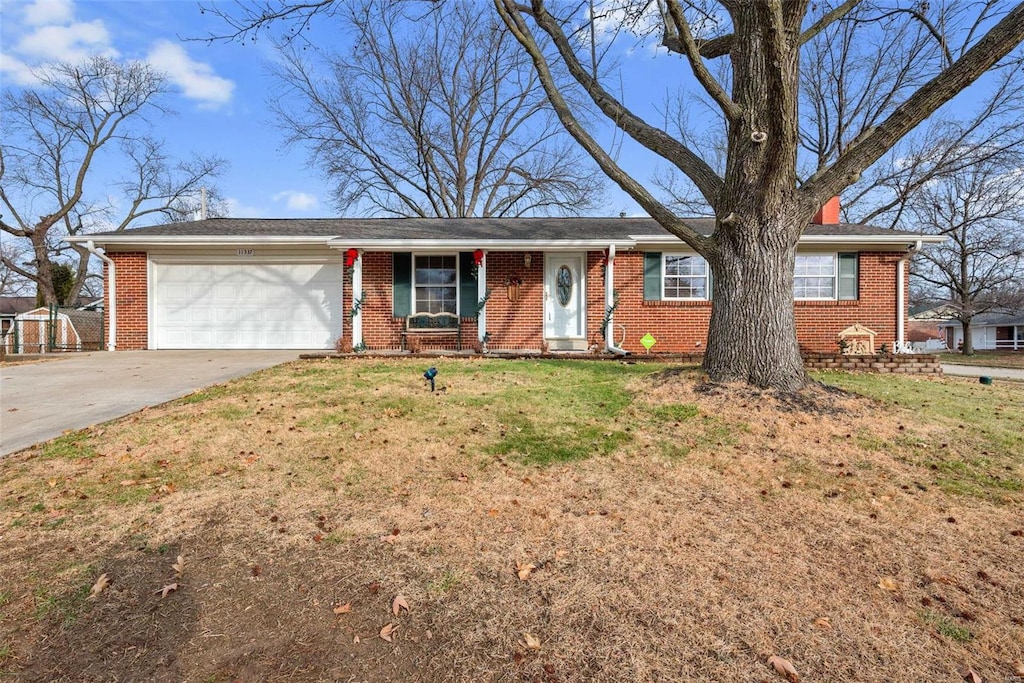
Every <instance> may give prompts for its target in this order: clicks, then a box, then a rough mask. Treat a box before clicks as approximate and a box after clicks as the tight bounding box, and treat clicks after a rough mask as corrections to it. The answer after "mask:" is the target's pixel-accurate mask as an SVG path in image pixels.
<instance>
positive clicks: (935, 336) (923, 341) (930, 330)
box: [906, 304, 953, 351]
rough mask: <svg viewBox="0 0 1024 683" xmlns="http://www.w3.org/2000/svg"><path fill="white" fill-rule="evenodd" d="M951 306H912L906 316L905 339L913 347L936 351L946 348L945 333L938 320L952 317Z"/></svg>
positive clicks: (941, 320) (943, 320)
mask: <svg viewBox="0 0 1024 683" xmlns="http://www.w3.org/2000/svg"><path fill="white" fill-rule="evenodd" d="M952 316H953V307H952V306H949V305H945V304H944V305H941V306H932V305H929V304H925V305H923V306H916V307H914V306H912V307H911V308H910V315H908V316H907V331H906V337H907V339H906V340H907V341H908V342H909V343H910V344H911V346H913V347H914V348H915V349H919V350H922V351H938V350H942V349H945V348H947V347H946V341H945V334H944V333H943V332H942V330H941V329H940V328H939V323H940V322H945V321H947V320H949V319H950V318H952Z"/></svg>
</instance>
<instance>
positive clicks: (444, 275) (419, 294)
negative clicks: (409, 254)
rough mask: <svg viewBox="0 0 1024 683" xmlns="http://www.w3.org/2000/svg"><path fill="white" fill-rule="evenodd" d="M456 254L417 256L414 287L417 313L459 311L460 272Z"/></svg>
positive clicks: (414, 269)
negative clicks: (458, 285)
mask: <svg viewBox="0 0 1024 683" xmlns="http://www.w3.org/2000/svg"><path fill="white" fill-rule="evenodd" d="M456 262H457V258H456V256H455V255H430V256H417V257H416V258H415V267H414V268H413V287H414V289H415V292H416V294H415V301H416V312H417V313H457V312H458V304H457V298H458V291H459V290H458V287H457V286H456V285H457V282H458V272H457V269H456Z"/></svg>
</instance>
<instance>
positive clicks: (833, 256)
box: [793, 252, 839, 301]
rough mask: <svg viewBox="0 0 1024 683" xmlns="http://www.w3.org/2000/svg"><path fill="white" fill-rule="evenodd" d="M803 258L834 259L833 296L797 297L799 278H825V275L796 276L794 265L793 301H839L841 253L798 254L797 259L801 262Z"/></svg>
mask: <svg viewBox="0 0 1024 683" xmlns="http://www.w3.org/2000/svg"><path fill="white" fill-rule="evenodd" d="M801 257H804V258H808V257H829V258H831V259H832V295H831V296H797V295H796V280H797V277H825V276H824V275H804V276H798V275H796V272H795V271H796V268H795V263H794V273H793V300H794V301H836V300H838V299H839V252H824V253H823V252H810V253H804V254H797V255H796V258H797V260H799V259H800V258H801Z"/></svg>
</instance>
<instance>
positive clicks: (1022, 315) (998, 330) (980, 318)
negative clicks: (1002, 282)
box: [939, 311, 1024, 351]
mask: <svg viewBox="0 0 1024 683" xmlns="http://www.w3.org/2000/svg"><path fill="white" fill-rule="evenodd" d="M939 328H940V329H941V331H942V333H943V337H944V338H945V340H946V346H947V348H950V349H959V348H960V346H961V345H962V344H963V341H964V327H963V325H962V324H961V323H960V321H959V320H946V321H943V322H941V323H939ZM971 341H972V342H973V343H974V350H975V351H994V350H1011V351H1024V311H1018V312H1016V313H982V314H980V315H976V316H974V319H973V320H971Z"/></svg>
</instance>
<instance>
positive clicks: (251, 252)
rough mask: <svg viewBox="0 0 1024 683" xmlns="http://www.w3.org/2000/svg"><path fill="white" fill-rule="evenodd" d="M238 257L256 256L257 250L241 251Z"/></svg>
mask: <svg viewBox="0 0 1024 683" xmlns="http://www.w3.org/2000/svg"><path fill="white" fill-rule="evenodd" d="M238 255H239V256H255V255H256V250H255V249H239V250H238Z"/></svg>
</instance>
